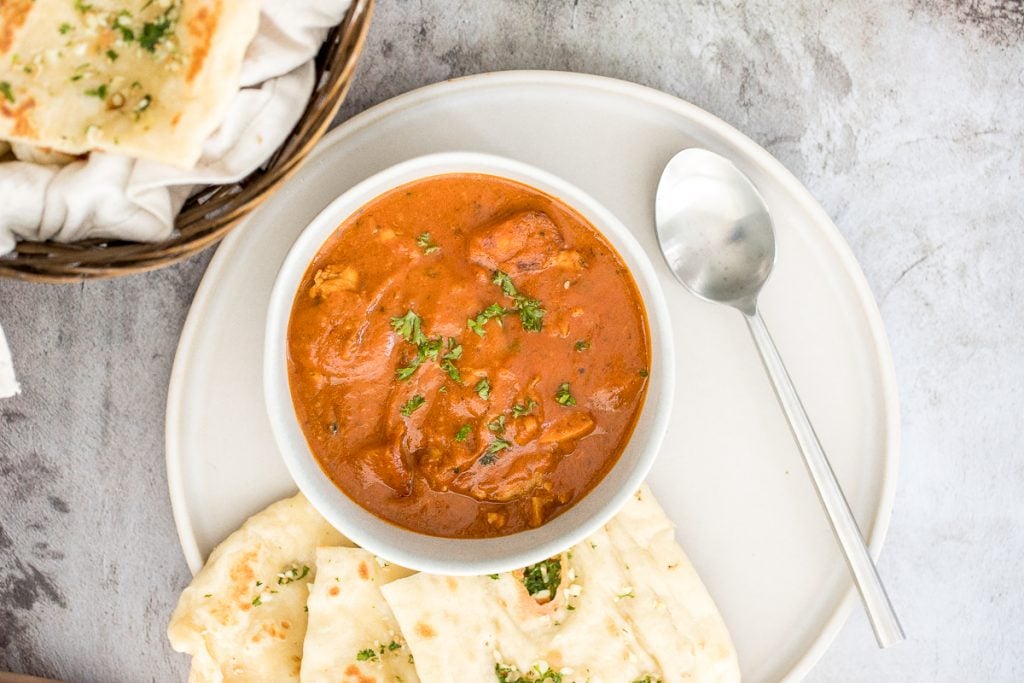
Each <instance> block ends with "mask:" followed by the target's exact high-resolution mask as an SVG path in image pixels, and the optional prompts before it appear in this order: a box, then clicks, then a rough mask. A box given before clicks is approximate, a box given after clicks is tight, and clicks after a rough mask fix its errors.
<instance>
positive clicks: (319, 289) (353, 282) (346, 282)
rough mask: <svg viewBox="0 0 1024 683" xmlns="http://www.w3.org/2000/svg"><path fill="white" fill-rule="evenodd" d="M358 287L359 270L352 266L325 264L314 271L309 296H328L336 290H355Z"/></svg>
mask: <svg viewBox="0 0 1024 683" xmlns="http://www.w3.org/2000/svg"><path fill="white" fill-rule="evenodd" d="M358 288H359V272H358V271H356V269H355V268H353V267H352V266H327V267H325V268H321V269H320V270H318V271H316V275H314V276H313V286H312V287H310V288H309V298H311V299H316V298H317V297H320V298H324V297H328V296H330V295H332V294H334V293H336V292H355V291H356V290H357V289H358Z"/></svg>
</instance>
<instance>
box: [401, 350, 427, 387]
mask: <svg viewBox="0 0 1024 683" xmlns="http://www.w3.org/2000/svg"><path fill="white" fill-rule="evenodd" d="M422 362H423V357H422V356H419V355H417V356H416V357H415V358H413V359H412V360H411V361H409V364H408V365H406V366H405V367H401V368H398V369H397V370H395V379H398V380H401V381H405V380H407V379H409V378H410V377H412V376H413V373H415V372H416V368H418V367H419V366H420V364H421V363H422Z"/></svg>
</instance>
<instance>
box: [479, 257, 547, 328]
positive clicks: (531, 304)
mask: <svg viewBox="0 0 1024 683" xmlns="http://www.w3.org/2000/svg"><path fill="white" fill-rule="evenodd" d="M491 282H493V283H494V284H496V285H498V286H499V287H501V291H502V292H503V293H504V294H505V296H507V297H511V298H512V299H514V300H515V302H516V305H515V307H514V308H512V312H515V313H518V314H519V320H520V322H522V324H523V329H524V330H526V331H528V332H540V330H541V329H542V328H543V327H544V320H543V319H544V313H545V310H544V307H543V306H542V305H541V303H540V301H538V300H537V299H531V298H530V297H528V296H525V295H523V294H520V293H519V290H518V289H516V286H515V284H513V282H512V278H511V277H509V275H508V273H503V272H502V271H500V270H496V271H494V277H493V278H492V279H491Z"/></svg>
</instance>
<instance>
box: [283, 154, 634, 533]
mask: <svg viewBox="0 0 1024 683" xmlns="http://www.w3.org/2000/svg"><path fill="white" fill-rule="evenodd" d="M288 352H289V358H288V372H289V380H290V386H291V392H292V398H293V400H294V403H295V410H296V414H297V415H298V418H299V422H300V423H301V425H302V429H303V431H304V432H305V435H306V439H307V440H308V442H309V445H310V448H311V450H312V452H313V454H314V455H315V456H316V458H317V460H318V461H319V464H320V466H321V467H322V469H323V471H324V472H325V473H326V474H327V475H328V476H329V477H330V478H331V480H333V481H334V483H335V484H336V485H337V486H338V487H339V488H340V489H341V490H342V491H344V492H345V493H346V494H347V495H348V496H349V497H350V498H352V499H353V500H355V501H356V502H357V503H359V504H360V505H361V506H363V507H364V508H366V509H367V510H369V511H370V512H372V513H374V514H375V515H377V516H379V517H382V518H384V519H386V520H389V521H391V522H393V523H395V524H398V525H401V526H403V527H406V528H408V529H412V530H414V531H418V532H421V533H425V534H431V535H435V536H447V537H462V538H478V537H486V536H502V535H505V534H510V533H514V532H517V531H521V530H524V529H528V528H532V527H537V526H539V525H541V524H543V523H544V522H546V521H547V520H549V519H551V518H552V517H554V516H556V515H558V514H559V513H561V512H563V511H564V510H566V509H567V508H569V507H570V506H572V505H573V504H574V503H575V502H577V501H578V500H579V499H580V498H582V497H583V496H584V495H585V494H586V493H587V491H589V490H590V489H591V488H592V487H593V486H594V485H595V484H597V482H598V481H600V479H601V478H602V477H603V476H604V475H605V474H606V473H607V472H608V470H609V469H611V467H612V466H613V465H614V464H615V461H616V459H617V458H618V457H619V454H620V453H621V452H622V450H623V449H624V448H625V445H626V442H627V441H628V439H629V437H630V433H631V432H632V430H633V426H634V424H635V422H636V419H637V416H638V414H639V412H640V408H641V406H642V404H643V399H644V394H645V392H646V388H647V368H648V364H649V362H650V346H649V341H648V330H647V321H646V318H645V313H644V308H643V305H642V303H641V301H640V295H639V293H638V291H637V288H636V284H635V283H634V282H633V279H632V276H631V275H630V273H629V271H628V270H627V269H626V266H625V265H624V263H623V262H622V260H621V259H620V257H619V256H618V254H616V253H615V251H614V250H613V249H612V247H611V246H610V245H609V244H608V243H607V242H606V241H605V239H604V238H603V237H602V236H601V235H600V234H598V232H597V231H596V230H595V229H594V228H593V227H592V226H591V225H590V224H589V223H588V222H587V221H586V219H584V218H583V217H582V216H581V215H580V214H578V213H577V212H575V211H574V210H573V209H571V208H570V207H568V206H567V205H565V204H564V203H562V202H560V201H558V200H557V199H554V198H552V197H550V196H548V195H546V194H543V193H542V192H540V191H538V190H535V189H532V188H530V187H527V186H525V185H522V184H519V183H516V182H513V181H510V180H505V179H502V178H497V177H494V176H488V175H479V174H452V175H442V176H435V177H431V178H426V179H423V180H419V181H416V182H414V183H411V184H408V185H405V186H402V187H399V188H397V189H394V190H391V191H390V192H388V193H386V194H384V195H382V196H380V197H378V198H376V199H374V200H373V201H372V202H370V203H369V204H367V205H366V206H365V207H363V208H362V209H361V210H360V211H359V212H357V213H356V214H354V215H353V216H351V217H350V218H348V219H347V220H346V221H345V222H344V223H343V224H342V225H341V226H340V227H339V229H338V230H337V231H336V232H335V233H334V234H333V235H332V236H331V237H330V239H328V240H327V242H325V243H324V245H323V247H321V249H320V251H319V253H318V254H317V256H316V258H315V259H314V260H313V262H312V264H311V265H310V267H309V269H308V270H307V271H306V274H305V277H304V279H303V281H302V284H301V286H300V290H299V292H298V294H297V295H296V298H295V303H294V305H293V308H292V314H291V320H290V322H289V328H288Z"/></svg>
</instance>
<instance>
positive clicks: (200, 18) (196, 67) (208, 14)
mask: <svg viewBox="0 0 1024 683" xmlns="http://www.w3.org/2000/svg"><path fill="white" fill-rule="evenodd" d="M220 15H221V0H215V2H214V4H213V8H212V10H211V9H210V8H207V7H200V8H199V11H197V12H196V13H195V14H194V15H193V16H192V17H191V18H189V20H188V22H187V24H186V28H187V30H188V34H189V37H190V38H191V45H190V47H191V54H190V55H189V65H188V72H187V73H186V74H185V80H186V81H189V82H191V81H193V80H195V78H196V76H197V75H198V74H199V72H200V71H202V69H203V62H205V61H206V56H207V55H208V54H209V53H210V44H211V42H212V41H213V36H214V33H216V31H217V22H218V21H219V20H220Z"/></svg>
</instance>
